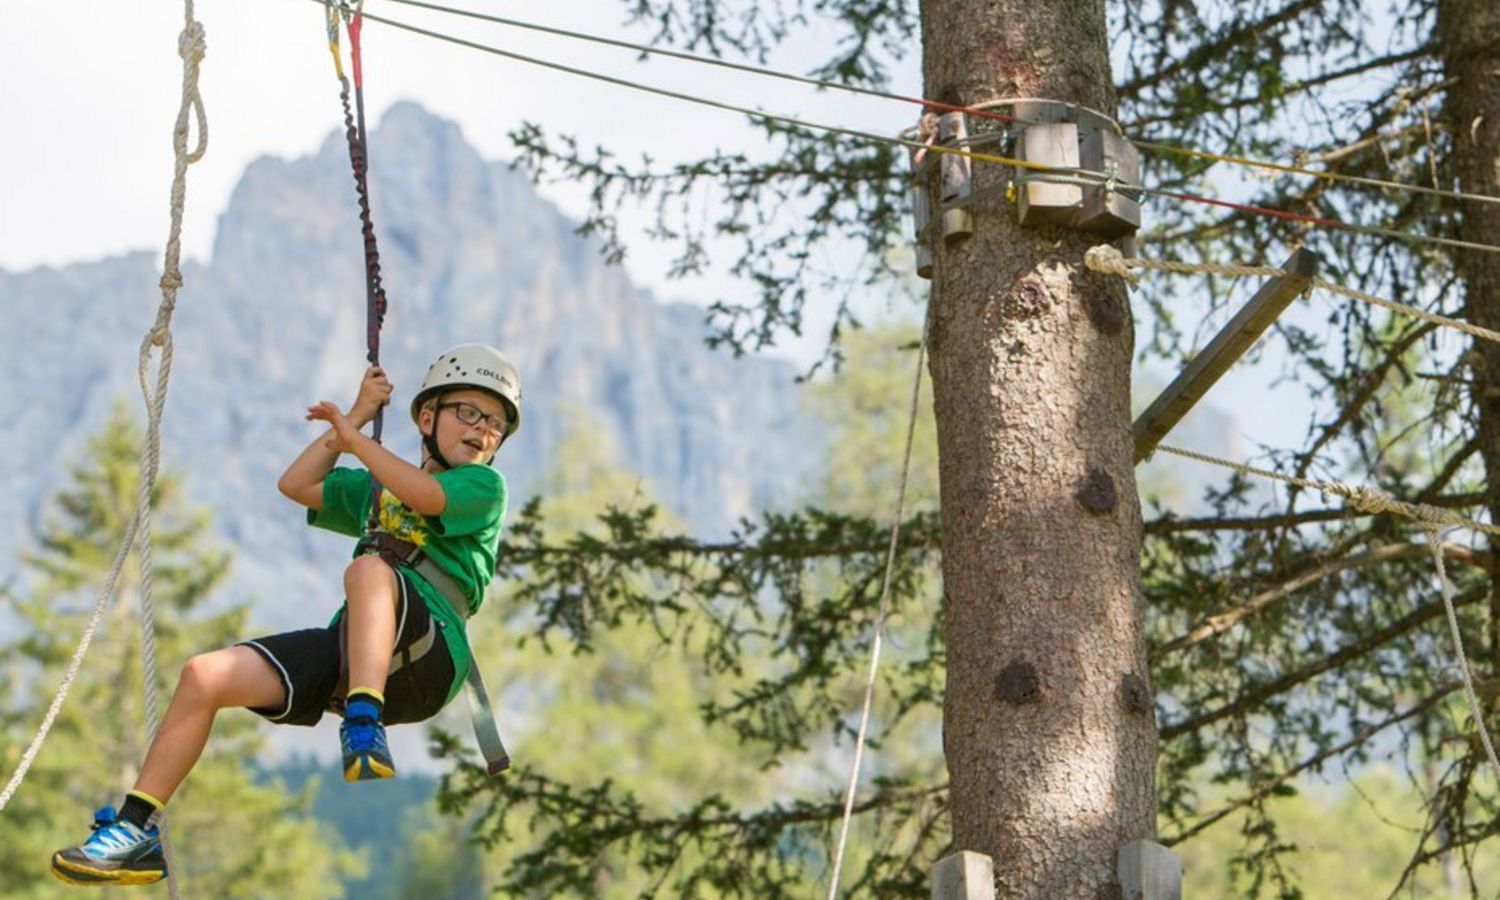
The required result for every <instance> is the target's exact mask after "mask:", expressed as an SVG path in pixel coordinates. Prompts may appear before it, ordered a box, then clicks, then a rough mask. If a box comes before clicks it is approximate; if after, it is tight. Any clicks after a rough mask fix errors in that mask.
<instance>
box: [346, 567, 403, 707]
mask: <svg viewBox="0 0 1500 900" xmlns="http://www.w3.org/2000/svg"><path fill="white" fill-rule="evenodd" d="M399 590H400V588H399V587H398V586H397V584H396V572H395V570H394V569H392V568H391V567H390V566H389V565H387V564H386V563H385V562H384V561H382V560H381V559H380V557H378V556H361V557H360V558H359V559H356V560H355V561H354V562H352V563H350V564H349V568H347V569H345V570H344V596H345V598H347V603H348V612H347V613H346V615H347V616H348V617H349V625H348V629H349V638H348V639H349V649H348V652H349V691H350V693H353V692H354V691H356V690H358V689H359V688H365V689H366V690H373V691H375V692H376V693H377V694H378V693H380V692H382V691H384V690H385V679H386V675H387V674H388V673H389V672H390V669H391V651H392V650H393V649H394V648H395V646H396V607H397V600H398V599H399V595H398V592H399Z"/></svg>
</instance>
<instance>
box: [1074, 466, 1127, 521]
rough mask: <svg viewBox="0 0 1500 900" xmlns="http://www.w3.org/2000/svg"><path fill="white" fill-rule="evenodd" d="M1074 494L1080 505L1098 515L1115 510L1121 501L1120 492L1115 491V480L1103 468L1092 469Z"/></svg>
mask: <svg viewBox="0 0 1500 900" xmlns="http://www.w3.org/2000/svg"><path fill="white" fill-rule="evenodd" d="M1074 496H1075V497H1076V498H1077V500H1078V505H1079V506H1082V507H1083V508H1084V509H1086V510H1088V511H1089V512H1091V513H1093V514H1094V515H1096V516H1102V515H1107V514H1108V513H1112V512H1114V510H1115V506H1117V505H1118V504H1119V502H1120V497H1119V494H1118V493H1116V491H1115V480H1114V479H1113V478H1111V477H1109V473H1108V472H1106V471H1104V470H1103V469H1090V470H1089V473H1088V475H1086V476H1085V477H1084V479H1083V484H1081V485H1079V486H1078V493H1077V494H1075V495H1074Z"/></svg>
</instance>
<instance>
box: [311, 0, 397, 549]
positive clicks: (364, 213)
mask: <svg viewBox="0 0 1500 900" xmlns="http://www.w3.org/2000/svg"><path fill="white" fill-rule="evenodd" d="M326 13H327V26H328V49H329V51H330V52H331V53H332V54H333V68H334V72H335V73H336V74H337V75H338V79H339V100H340V101H341V102H342V103H343V105H344V136H345V138H346V139H347V140H348V143H349V167H350V168H351V169H353V171H354V190H355V193H356V194H357V195H358V199H359V224H360V234H361V235H362V236H363V238H364V249H365V358H366V359H367V360H368V361H369V363H370V365H372V366H378V365H380V326H381V325H382V324H383V323H384V322H385V310H386V299H385V287H384V286H383V285H382V283H381V278H380V248H379V246H378V245H377V244H376V242H375V221H374V219H373V218H372V217H371V215H370V183H369V160H370V152H369V144H368V142H367V141H366V138H365V90H364V83H365V77H364V63H363V61H362V59H361V56H360V50H359V36H360V31H361V29H362V28H363V27H364V0H360V2H359V3H358V4H356V5H355V7H354V10H353V13H352V14H351V12H350V10H349V8H348V7H347V6H344V5H342V4H340V5H338V6H333V5H330V6H328V7H327V9H326ZM340 16H342V18H343V22H344V25H345V26H346V27H347V29H348V31H349V58H350V60H351V62H352V63H353V68H354V107H353V109H352V110H351V109H350V106H349V79H348V78H347V77H345V75H344V62H343V59H342V57H341V54H340V53H339V19H340ZM384 424H385V407H380V408H379V409H377V410H375V421H374V422H373V423H372V425H373V427H372V429H371V437H373V438H374V439H375V442H376V443H377V444H378V443H380V435H381V431H382V428H383V426H384ZM372 488H373V490H372V491H371V494H370V497H371V500H370V530H374V528H375V526H376V525H377V524H378V522H379V517H380V504H379V500H378V498H379V496H380V483H379V482H378V481H376V482H374V483H373V484H372Z"/></svg>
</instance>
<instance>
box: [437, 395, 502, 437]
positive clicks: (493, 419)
mask: <svg viewBox="0 0 1500 900" xmlns="http://www.w3.org/2000/svg"><path fill="white" fill-rule="evenodd" d="M437 409H438V410H439V411H442V410H445V409H451V410H453V415H454V416H456V417H457V418H458V421H460V422H462V423H464V424H465V425H477V424H479V423H480V422H481V421H483V422H484V424H485V427H487V428H489V430H490V431H492V432H494V433H495V434H497V435H499V436H500V437H505V430H506V429H507V428H509V427H510V422H509V420H507V419H506V418H505V417H503V416H492V415H490V414H489V413H487V412H485V411H484V410H482V409H480V408H479V407H477V406H475V405H474V404H472V403H465V402H464V401H462V400H449V401H447V402H446V403H439V404H438V405H437ZM465 410H473V413H472V414H469V413H466V412H465Z"/></svg>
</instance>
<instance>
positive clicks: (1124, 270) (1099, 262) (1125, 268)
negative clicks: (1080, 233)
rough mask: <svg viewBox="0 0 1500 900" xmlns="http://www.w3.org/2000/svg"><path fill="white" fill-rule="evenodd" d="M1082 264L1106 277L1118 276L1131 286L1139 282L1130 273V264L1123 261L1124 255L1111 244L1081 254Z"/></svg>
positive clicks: (1091, 248) (1139, 281) (1092, 248)
mask: <svg viewBox="0 0 1500 900" xmlns="http://www.w3.org/2000/svg"><path fill="white" fill-rule="evenodd" d="M1083 264H1084V265H1085V266H1088V267H1089V268H1090V269H1093V270H1094V271H1095V272H1103V273H1104V274H1106V275H1118V276H1120V277H1121V278H1123V279H1125V280H1126V281H1128V282H1130V283H1131V284H1140V283H1141V280H1140V279H1139V278H1137V277H1136V276H1135V274H1134V273H1132V272H1131V271H1130V263H1129V262H1128V261H1127V260H1126V259H1125V254H1123V253H1121V252H1120V249H1119V248H1118V247H1115V246H1114V245H1112V244H1100V245H1098V246H1097V247H1090V248H1089V249H1088V251H1087V252H1085V253H1084V254H1083Z"/></svg>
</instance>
